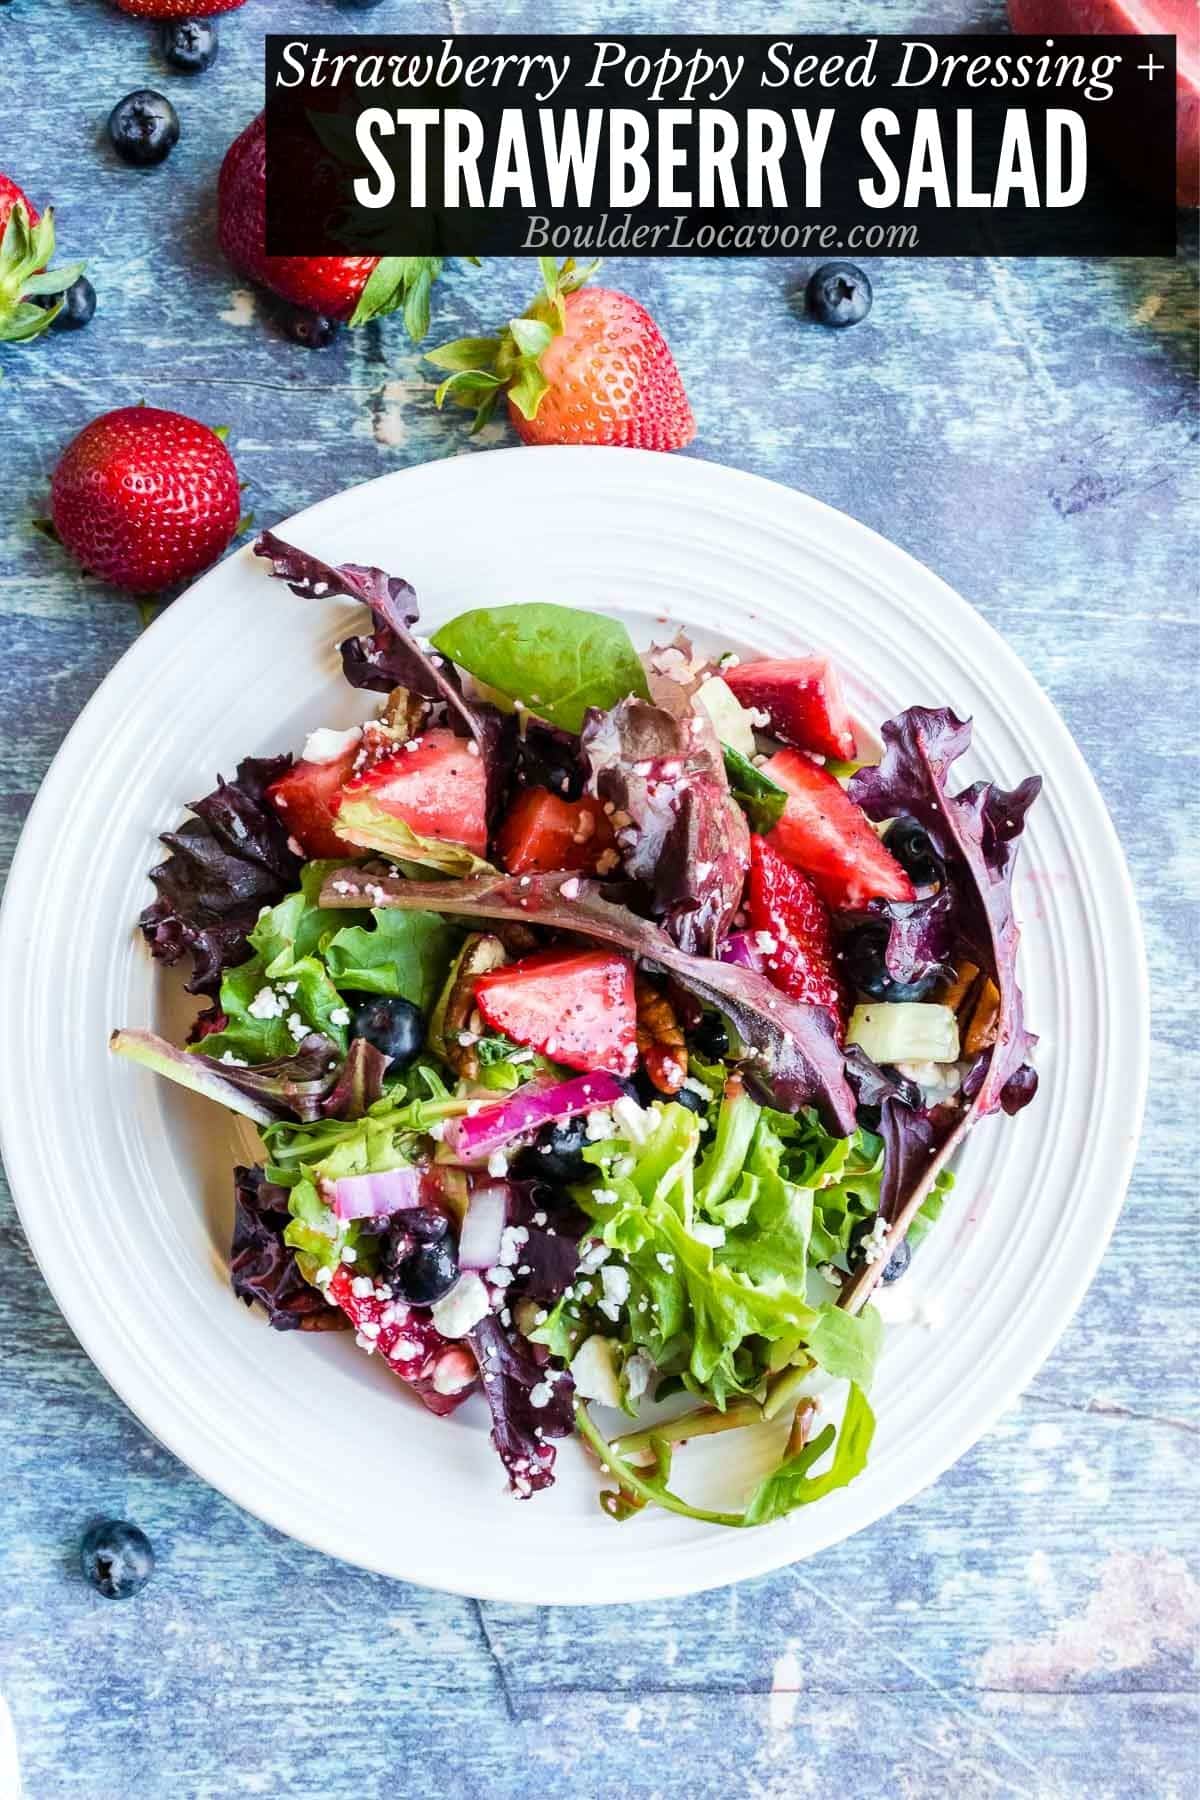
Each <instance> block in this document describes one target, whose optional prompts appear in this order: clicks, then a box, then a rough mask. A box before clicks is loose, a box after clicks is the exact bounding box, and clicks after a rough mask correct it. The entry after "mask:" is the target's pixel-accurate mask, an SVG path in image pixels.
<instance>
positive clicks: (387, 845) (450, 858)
mask: <svg viewBox="0 0 1200 1800" xmlns="http://www.w3.org/2000/svg"><path fill="white" fill-rule="evenodd" d="M338 832H339V834H340V835H341V836H342V837H344V838H346V839H348V841H349V842H350V843H352V844H357V845H359V846H360V847H361V848H362V849H364V850H377V851H379V853H380V854H381V855H382V856H388V857H390V858H391V859H392V861H393V862H402V863H416V864H418V865H419V866H420V867H421V868H424V869H436V870H437V871H438V872H439V874H442V875H491V874H494V873H495V871H494V870H493V868H492V865H491V863H489V862H485V861H484V859H483V857H482V856H476V855H475V852H474V851H473V850H468V849H467V846H466V845H465V844H452V843H449V842H446V841H444V840H443V839H441V838H429V837H422V836H421V834H420V833H419V832H416V831H414V830H413V828H412V826H411V825H409V824H406V822H405V821H404V820H403V819H397V818H396V817H395V816H394V815H393V814H392V813H388V812H385V811H384V810H383V808H382V807H381V806H378V805H376V803H375V801H374V800H372V799H371V798H370V796H369V795H366V794H363V795H361V796H359V797H358V798H356V799H353V800H351V799H349V798H346V799H344V800H343V801H342V805H341V809H340V811H339V812H338Z"/></svg>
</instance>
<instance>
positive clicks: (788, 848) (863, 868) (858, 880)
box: [765, 750, 917, 912]
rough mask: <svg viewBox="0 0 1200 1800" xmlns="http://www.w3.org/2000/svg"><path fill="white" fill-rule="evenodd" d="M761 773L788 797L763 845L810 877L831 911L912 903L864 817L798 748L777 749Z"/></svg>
mask: <svg viewBox="0 0 1200 1800" xmlns="http://www.w3.org/2000/svg"><path fill="white" fill-rule="evenodd" d="M765 772H766V774H767V775H769V776H770V778H771V780H772V781H774V782H776V783H778V785H779V786H780V787H781V788H784V789H785V790H786V792H787V796H788V802H787V805H786V807H785V808H784V812H783V817H782V818H781V819H780V821H779V823H778V825H776V827H775V829H774V830H773V831H772V832H770V834H769V835H768V837H767V843H768V844H770V845H771V847H772V849H774V850H777V851H778V852H779V854H780V855H781V856H782V857H784V858H785V859H786V861H788V862H790V863H794V864H795V866H796V867H797V868H798V869H803V870H804V873H805V874H806V875H808V876H810V877H811V879H812V883H813V886H814V887H815V888H816V890H817V892H818V894H820V896H821V898H822V900H823V901H824V902H825V904H826V906H828V907H829V909H830V911H831V912H862V911H864V909H865V908H866V905H867V902H868V901H870V900H915V899H916V897H917V895H916V889H915V888H914V887H913V884H912V882H911V881H910V880H909V878H908V876H907V875H906V874H905V872H904V870H903V869H902V868H901V867H900V864H899V863H898V862H897V861H896V859H895V857H894V856H893V855H892V854H891V852H890V851H889V850H887V849H886V848H885V847H884V845H883V844H882V843H881V842H880V840H879V838H878V836H877V835H876V833H875V830H874V828H873V827H872V825H871V821H870V820H869V819H868V818H867V815H866V813H864V812H863V810H862V808H861V807H858V806H855V804H854V802H853V800H851V798H850V796H849V794H847V792H846V790H845V788H844V787H842V786H841V784H840V782H837V781H835V780H834V778H833V776H832V775H830V774H829V772H828V770H826V769H822V768H821V767H820V765H819V764H818V763H815V762H813V761H812V760H811V758H809V757H807V756H802V755H801V754H800V752H799V751H798V750H779V751H777V752H776V754H775V755H774V756H773V757H772V758H771V759H770V761H769V762H768V763H767V765H766V771H765Z"/></svg>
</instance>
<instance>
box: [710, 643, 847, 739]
mask: <svg viewBox="0 0 1200 1800" xmlns="http://www.w3.org/2000/svg"><path fill="white" fill-rule="evenodd" d="M725 684H726V686H727V687H729V688H731V689H732V691H733V693H734V694H735V695H736V697H737V699H738V700H740V701H741V703H742V705H743V706H745V707H747V708H749V709H750V710H751V711H756V710H757V711H759V712H764V713H766V715H767V718H768V721H769V728H770V730H771V731H772V732H774V734H775V736H776V737H777V738H780V739H782V741H783V742H784V743H785V744H793V745H795V747H796V749H798V750H811V751H812V752H813V754H814V755H816V756H832V757H834V758H836V759H838V760H841V761H849V760H850V759H851V758H852V757H853V756H854V755H855V753H856V749H857V746H856V744H855V742H854V728H853V726H852V725H851V723H850V711H849V708H848V707H847V705H846V701H845V696H844V695H843V693H842V683H841V679H840V677H839V675H838V673H837V670H836V669H835V668H834V667H833V665H832V663H830V662H828V661H827V660H826V658H825V657H823V656H796V657H791V658H789V659H788V660H786V661H783V660H779V661H762V662H748V663H740V664H737V665H735V666H734V667H733V668H732V669H727V670H726V671H725Z"/></svg>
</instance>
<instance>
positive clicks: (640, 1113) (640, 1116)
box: [612, 1094, 657, 1144]
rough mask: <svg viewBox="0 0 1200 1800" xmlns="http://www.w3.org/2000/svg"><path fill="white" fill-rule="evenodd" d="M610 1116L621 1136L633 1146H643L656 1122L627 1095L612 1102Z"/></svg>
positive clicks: (651, 1114) (650, 1114) (651, 1115)
mask: <svg viewBox="0 0 1200 1800" xmlns="http://www.w3.org/2000/svg"><path fill="white" fill-rule="evenodd" d="M612 1116H613V1119H614V1121H615V1123H616V1124H617V1125H618V1126H619V1127H620V1130H621V1132H622V1135H623V1136H625V1137H627V1138H628V1139H629V1141H630V1143H633V1144H644V1143H645V1142H646V1139H647V1138H648V1137H649V1136H650V1133H651V1132H652V1131H653V1130H654V1127H655V1124H656V1122H657V1121H656V1119H655V1116H654V1114H653V1113H651V1112H648V1111H646V1110H644V1109H643V1108H642V1107H640V1106H639V1105H638V1103H637V1101H636V1100H635V1099H633V1097H632V1096H631V1095H629V1094H622V1095H621V1098H620V1099H619V1100H615V1101H614V1102H613V1108H612Z"/></svg>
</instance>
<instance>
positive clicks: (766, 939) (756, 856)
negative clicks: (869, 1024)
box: [746, 836, 843, 1032]
mask: <svg viewBox="0 0 1200 1800" xmlns="http://www.w3.org/2000/svg"><path fill="white" fill-rule="evenodd" d="M746 910H747V912H748V914H749V918H750V927H751V930H752V932H753V934H754V946H755V949H756V950H758V951H759V952H760V954H761V956H762V964H763V969H764V971H765V973H766V974H767V976H768V977H769V978H770V980H772V981H773V982H774V983H775V986H776V987H777V988H780V989H781V990H782V991H783V992H784V993H785V994H787V995H789V996H790V997H791V999H793V1000H802V1001H804V1002H806V1003H807V1004H808V1005H809V1006H824V1007H826V1008H827V1009H828V1010H829V1012H831V1013H832V1014H833V1017H834V1020H835V1022H836V1024H837V1027H838V1030H839V1032H840V1031H841V1029H842V1023H843V1019H842V1011H843V996H842V990H841V984H840V982H839V981H838V978H837V962H836V958H835V953H834V945H833V930H832V926H831V924H830V919H829V912H828V909H827V907H826V906H825V903H824V901H823V900H822V899H821V897H820V895H819V894H818V893H817V890H816V888H815V887H814V886H813V884H812V882H811V881H810V880H809V878H808V876H807V875H805V873H804V872H803V870H802V869H797V868H793V866H792V864H791V863H789V862H785V861H784V859H783V857H782V856H780V855H779V853H778V851H777V850H775V849H773V848H772V846H771V845H770V843H768V841H767V840H766V839H765V838H762V837H758V836H753V837H751V839H750V881H749V885H748V887H747V890H746Z"/></svg>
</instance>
